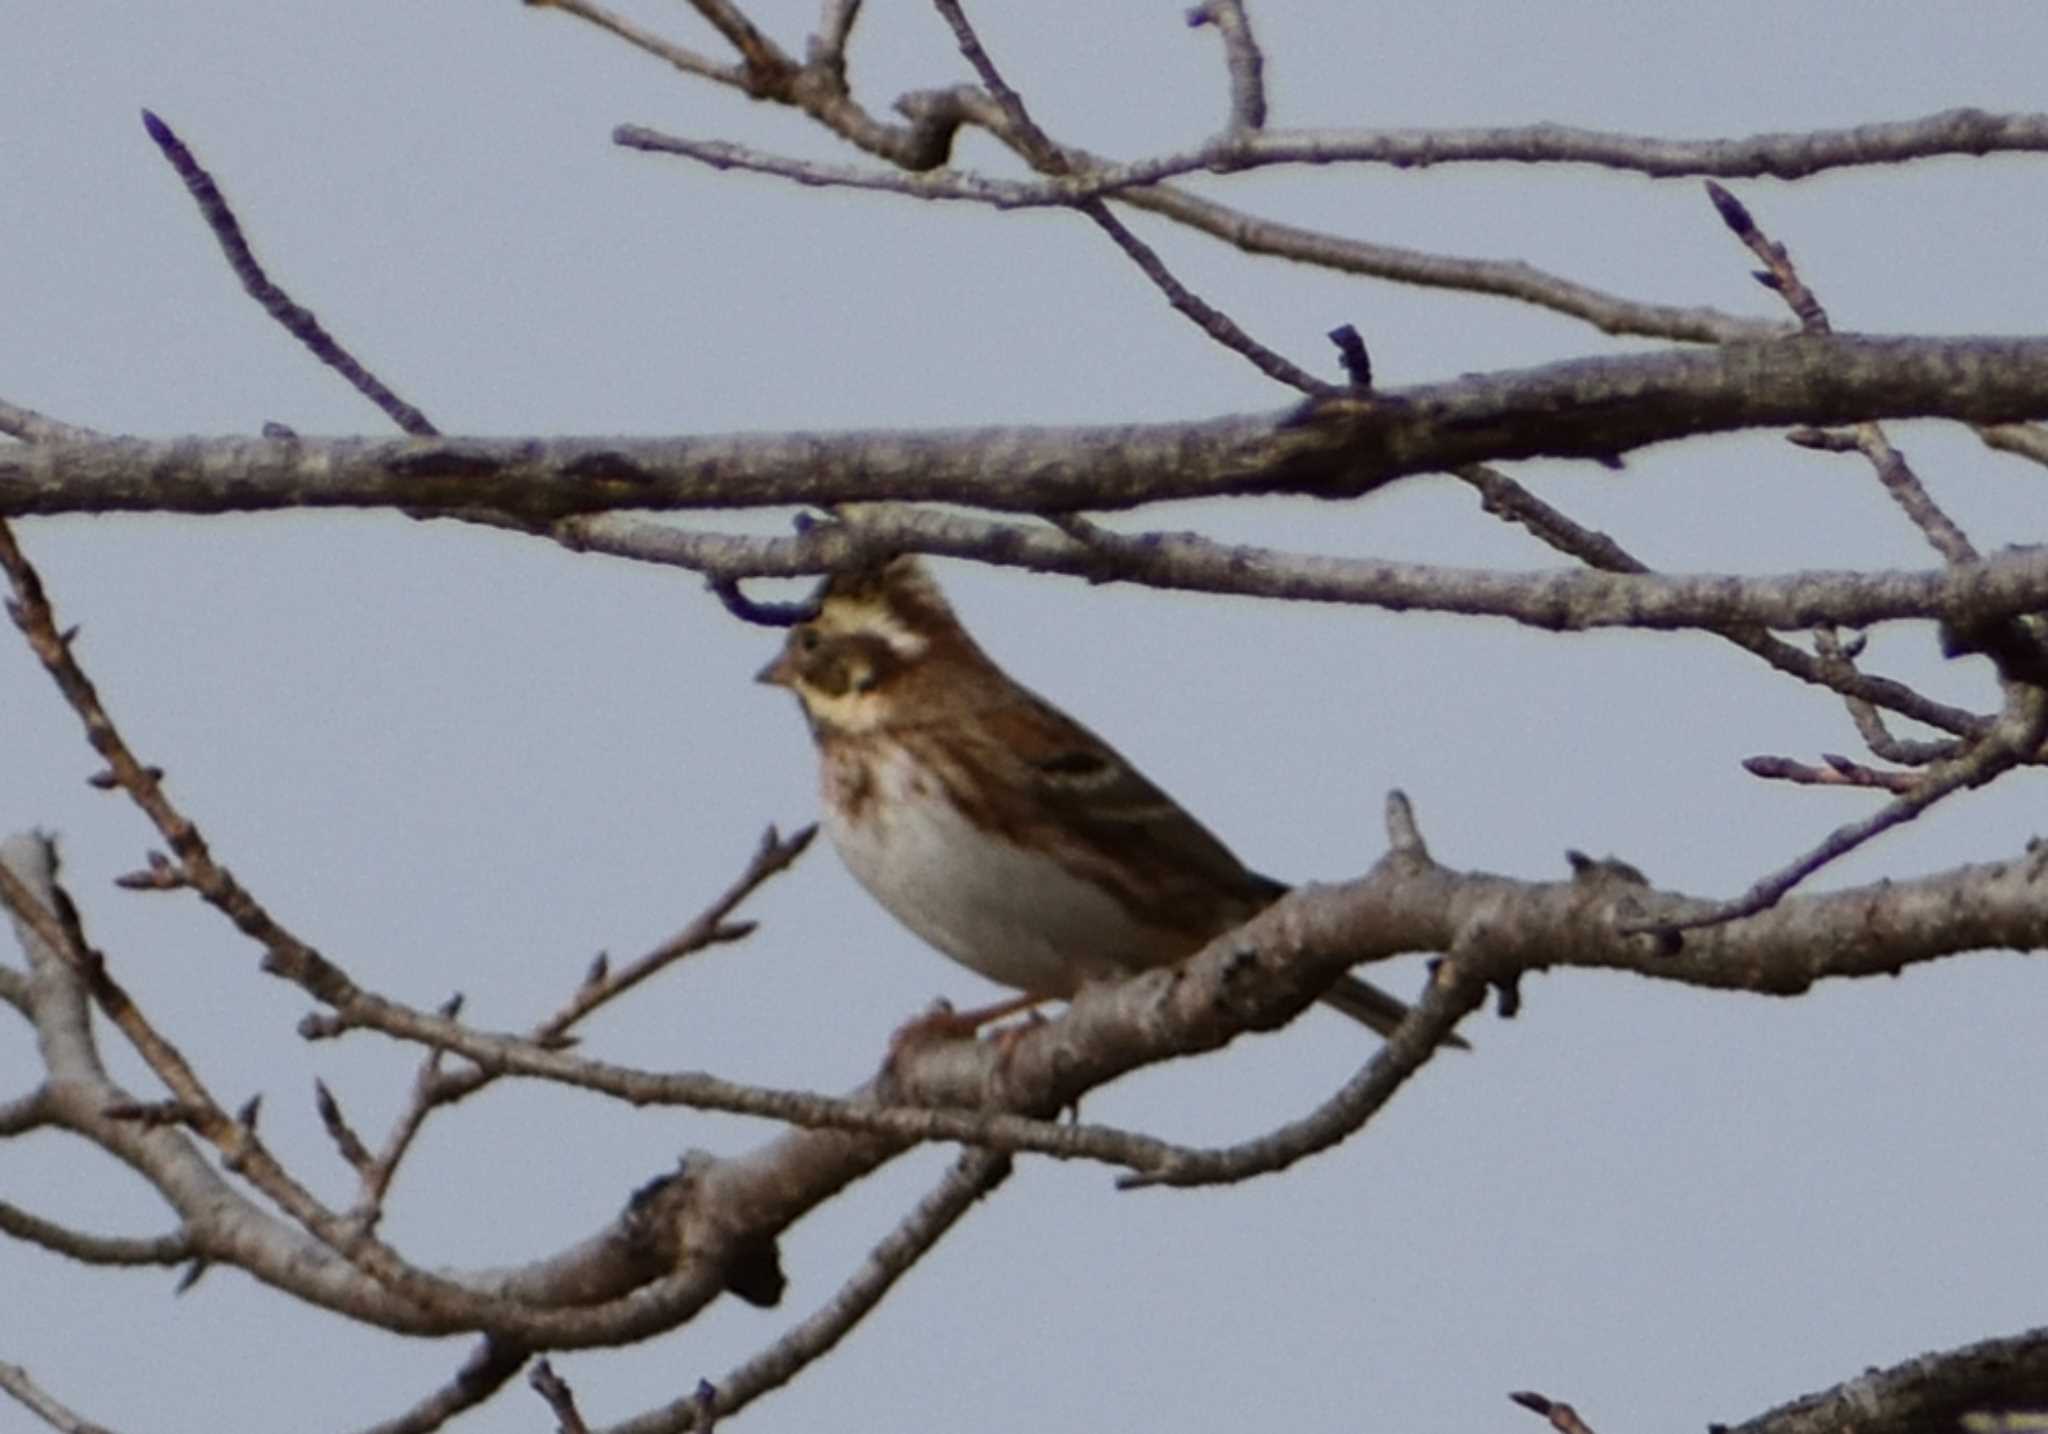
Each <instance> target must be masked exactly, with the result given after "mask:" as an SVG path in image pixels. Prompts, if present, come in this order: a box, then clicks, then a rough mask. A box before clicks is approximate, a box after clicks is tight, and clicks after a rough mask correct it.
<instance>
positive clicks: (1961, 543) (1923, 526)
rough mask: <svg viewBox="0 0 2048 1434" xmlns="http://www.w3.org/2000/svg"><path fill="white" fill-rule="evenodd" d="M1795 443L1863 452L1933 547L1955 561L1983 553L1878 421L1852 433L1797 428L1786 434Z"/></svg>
mask: <svg viewBox="0 0 2048 1434" xmlns="http://www.w3.org/2000/svg"><path fill="white" fill-rule="evenodd" d="M1785 437H1786V438H1787V439H1789V440H1790V441H1791V442H1793V443H1796V444H1798V445H1799V446H1800V447H1802V448H1814V449H1820V450H1823V451H1825V452H1829V453H1861V454H1862V455H1863V456H1864V457H1865V458H1866V459H1868V460H1869V461H1870V466H1871V468H1872V469H1873V470H1874V471H1875V472H1876V474H1877V481H1878V482H1879V483H1881V484H1883V485H1884V490H1885V492H1887V493H1889V494H1890V495H1891V496H1892V500H1893V501H1894V502H1896V503H1897V504H1898V505H1899V509H1900V511H1901V512H1903V513H1904V514H1905V515H1906V516H1907V517H1908V518H1909V519H1911V520H1912V523H1913V526H1914V527H1916V528H1918V529H1919V530H1920V531H1921V533H1922V534H1924V535H1925V536H1926V538H1927V542H1928V544H1929V546H1931V547H1932V548H1933V549H1934V550H1935V551H1936V552H1937V553H1940V554H1941V555H1942V557H1944V558H1946V559H1947V560H1948V561H1949V562H1951V563H1973V562H1975V561H1976V560H1977V558H1978V556H1979V554H1978V552H1977V548H1976V545H1975V544H1973V543H1972V542H1971V541H1970V539H1969V537H1968V535H1967V534H1965V533H1964V532H1963V530H1962V529H1961V528H1960V527H1958V526H1957V525H1956V522H1955V520H1954V519H1952V518H1950V517H1949V515H1948V514H1947V513H1945V512H1944V511H1942V508H1941V505H1940V504H1938V503H1936V502H1935V501H1934V498H1933V496H1932V495H1930V494H1929V493H1928V491H1927V488H1926V486H1925V485H1924V484H1922V483H1921V481H1920V476H1919V475H1918V474H1917V473H1915V472H1914V471H1913V466H1912V465H1911V464H1910V463H1908V462H1907V461H1906V456H1905V454H1903V453H1901V452H1899V450H1898V449H1896V448H1894V447H1893V446H1892V443H1891V440H1890V439H1889V438H1887V437H1886V436H1885V432H1884V429H1883V427H1882V426H1880V425H1878V424H1875V423H1859V424H1857V425H1856V427H1855V428H1854V429H1853V430H1851V431H1850V432H1848V433H1835V432H1831V431H1829V430H1826V429H1816V428H1796V429H1794V430H1793V431H1792V432H1790V433H1788V434H1786V435H1785Z"/></svg>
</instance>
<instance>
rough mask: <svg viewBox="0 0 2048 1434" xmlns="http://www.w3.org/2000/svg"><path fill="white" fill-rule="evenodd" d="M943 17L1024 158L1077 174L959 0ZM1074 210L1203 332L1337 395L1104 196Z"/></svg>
mask: <svg viewBox="0 0 2048 1434" xmlns="http://www.w3.org/2000/svg"><path fill="white" fill-rule="evenodd" d="M932 4H933V5H934V7H935V8H937V10H938V12H939V14H940V15H941V16H943V17H944V18H945V21H946V23H947V24H948V25H950V26H951V27H952V30H953V36H954V39H955V40H957V41H958V42H959V45H960V53H961V54H963V55H965V56H966V57H967V61H968V63H969V64H971V65H973V66H974V71H975V73H976V74H977V75H979V76H980V77H981V82H982V85H983V86H984V87H985V88H986V89H987V90H988V92H989V93H990V94H991V95H992V96H994V98H995V101H996V104H997V105H998V106H999V107H1000V109H1001V110H1002V113H1003V116H1004V118H1005V120H1006V121H1007V125H1006V128H1007V132H1008V134H1009V135H1010V136H1011V137H1012V138H1013V139H1014V141H1015V142H1016V143H1017V144H1018V145H1019V146H1020V147H1021V148H1022V149H1023V152H1024V155H1025V157H1026V158H1027V159H1029V160H1030V161H1031V164H1032V166H1033V167H1034V168H1036V169H1039V170H1040V171H1042V172H1044V173H1047V174H1053V175H1064V174H1069V173H1071V172H1072V171H1073V165H1072V163H1071V161H1069V159H1068V158H1067V155H1066V153H1065V151H1064V150H1062V149H1061V148H1060V146H1059V145H1057V144H1055V143H1054V142H1053V140H1052V137H1051V136H1050V135H1048V134H1047V133H1046V132H1045V131H1044V130H1043V129H1041V128H1039V125H1038V121H1036V120H1034V119H1033V118H1032V117H1031V114H1030V111H1028V110H1027V109H1026V108H1025V105H1024V98H1023V96H1022V95H1019V94H1018V93H1017V91H1016V90H1015V89H1013V88H1011V86H1010V84H1009V82H1008V81H1006V80H1005V79H1004V78H1003V76H1002V72H1001V71H1000V70H998V69H997V68H996V64H995V61H994V60H993V59H991V58H990V57H989V54H988V51H987V50H986V49H984V48H983V46H982V43H981V39H980V37H979V36H978V35H976V34H975V31H974V26H973V24H972V23H971V22H970V21H969V20H968V18H967V15H966V12H965V11H964V10H962V9H961V7H960V3H959V0H932ZM1074 207H1075V208H1076V209H1078V210H1080V211H1081V213H1083V214H1085V215H1087V216H1088V218H1089V219H1091V220H1093V221H1094V223H1095V225H1096V227H1097V228H1099V229H1101V230H1102V231H1103V233H1105V234H1107V235H1109V237H1110V240H1111V241H1112V242H1113V243H1115V245H1116V246H1117V247H1118V248H1119V249H1121V250H1123V251H1124V253H1125V254H1126V255H1128V256H1129V258H1130V260H1131V262H1132V263H1134V264H1136V265H1137V266H1138V270H1139V272H1140V273H1142V274H1144V276H1145V277H1146V278H1148V279H1150V280H1151V281H1152V283H1153V285H1154V286H1155V287H1156V288H1157V289H1158V290H1159V291H1160V292H1161V293H1162V294H1164V295H1165V296H1166V301H1167V303H1169V304H1171V305H1172V306H1173V308H1174V310H1175V312H1177V313H1179V314H1181V315H1182V316H1183V317H1185V318H1187V319H1188V320H1189V321H1190V322H1191V323H1193V324H1194V325H1195V326H1196V327H1197V328H1199V329H1201V330H1202V332H1203V333H1205V334H1207V335H1209V337H1211V338H1212V339H1214V340H1216V342H1218V343H1220V344H1222V345H1223V346H1224V347H1225V348H1227V349H1229V350H1230V351H1231V352H1232V353H1235V354H1237V355H1239V356H1240V357H1242V358H1244V359H1246V360H1247V361H1248V362H1250V363H1251V364H1252V366H1253V367H1254V368H1256V369H1258V370H1259V372H1261V373H1263V374H1265V375H1266V376H1267V377H1268V378H1271V379H1274V380H1275V381H1277V382H1279V383H1284V384H1286V385H1287V386H1288V387H1290V388H1293V389H1295V390H1297V391H1299V392H1301V393H1306V394H1310V395H1319V394H1327V393H1331V392H1334V391H1335V389H1334V387H1333V386H1332V385H1330V384H1327V383H1325V382H1323V381H1322V380H1321V379H1319V378H1317V377H1316V376H1315V375H1314V374H1311V373H1309V372H1308V371H1307V370H1305V369H1303V368H1302V367H1301V366H1300V365H1298V364H1296V363H1294V362H1292V361H1291V360H1289V359H1287V358H1286V357H1284V356H1283V355H1281V354H1279V353H1276V352H1274V351H1273V350H1272V349H1270V348H1267V347H1266V346H1265V345H1264V344H1262V343H1260V342H1259V341H1258V340H1257V339H1254V338H1253V337H1252V336H1251V335H1250V334H1248V333H1246V332H1245V331H1244V329H1243V328H1242V327H1241V326H1239V325H1238V324H1237V323H1236V322H1235V321H1234V320H1233V319H1231V318H1230V316H1229V315H1227V314H1225V313H1224V312H1223V311H1222V310H1220V309H1218V308H1216V307H1215V306H1214V305H1213V304H1211V303H1209V302H1208V301H1207V300H1205V299H1203V298H1202V297H1201V296H1200V295H1198V294H1196V293H1195V292H1194V291H1193V290H1192V289H1189V288H1188V287H1187V286H1186V285H1185V284H1183V283H1181V282H1180V280H1179V279H1177V278H1175V277H1174V275H1173V272H1172V271H1171V270H1169V269H1168V268H1167V267H1166V263H1165V261H1164V260H1162V259H1161V258H1160V257H1159V255H1158V253H1157V251H1155V250H1154V249H1153V248H1152V246H1151V245H1149V244H1147V243H1146V242H1145V241H1144V240H1142V239H1140V238H1139V237H1138V236H1137V235H1136V234H1134V233H1133V232H1132V231H1131V229H1130V226H1129V225H1127V224H1125V223H1124V222H1123V221H1122V220H1121V219H1118V218H1117V217H1116V215H1115V214H1113V213H1111V212H1110V208H1109V205H1108V204H1106V203H1105V202H1104V201H1103V199H1102V197H1101V195H1099V194H1094V195H1087V196H1084V197H1080V198H1078V199H1076V200H1075V201H1074Z"/></svg>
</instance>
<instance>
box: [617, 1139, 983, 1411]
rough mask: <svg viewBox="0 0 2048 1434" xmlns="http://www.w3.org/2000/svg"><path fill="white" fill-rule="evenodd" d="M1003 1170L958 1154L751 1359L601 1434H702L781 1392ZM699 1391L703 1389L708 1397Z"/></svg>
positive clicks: (978, 1154) (978, 1155)
mask: <svg viewBox="0 0 2048 1434" xmlns="http://www.w3.org/2000/svg"><path fill="white" fill-rule="evenodd" d="M1009 1171H1010V1157H1009V1156H1007V1155H1003V1154H999V1153H996V1152H993V1151H987V1150H970V1151H967V1152H965V1153H963V1154H962V1155H961V1156H960V1158H959V1160H958V1161H956V1162H955V1163H954V1165H953V1168H952V1169H950V1170H949V1171H947V1172H946V1174H945V1176H944V1177H943V1178H941V1179H940V1181H939V1183H938V1184H937V1185H936V1186H935V1187H933V1189H932V1190H930V1191H929V1192H928V1193H927V1194H926V1195H925V1196H924V1198H923V1199H921V1200H919V1201H918V1202H917V1204H916V1205H915V1206H913V1207H912V1208H911V1210H910V1213H909V1214H907V1215H905V1216H904V1217H903V1219H902V1221H901V1222H899V1223H898V1224H897V1226H896V1228H895V1229H893V1230H891V1231H890V1232H889V1233H888V1234H887V1235H886V1236H884V1237H883V1238H882V1240H881V1241H880V1242H879V1243H878V1244H876V1245H875V1247H874V1248H873V1249H871V1250H869V1251H868V1255H867V1258H866V1259H865V1260H863V1261H862V1262H861V1266H860V1268H859V1269H857V1270H856V1271H854V1273H853V1275H852V1276H851V1277H850V1278H848V1279H847V1281H846V1282H845V1283H844V1284H842V1285H841V1286H840V1287H839V1288H838V1289H837V1290H836V1291H834V1292H833V1294H832V1297H831V1298H830V1299H828V1300H827V1301H826V1302H825V1303H824V1304H823V1305H821V1306H820V1307H819V1308H818V1309H817V1310H815V1311H814V1312H813V1313H811V1314H810V1315H808V1316H807V1317H805V1318H804V1319H803V1320H802V1321H801V1322H800V1323H798V1324H796V1325H794V1326H793V1327H791V1328H790V1329H789V1330H788V1331H787V1332H785V1333H784V1334H782V1335H781V1336H780V1337H779V1338H777V1339H776V1341H775V1342H774V1343H773V1344H771V1345H769V1346H768V1347H767V1348H766V1349H764V1350H762V1351H761V1352H760V1353H759V1354H756V1355H754V1356H752V1357H751V1358H749V1359H747V1360H745V1361H743V1362H742V1363H740V1364H737V1365H735V1366H733V1368H732V1369H730V1370H729V1371H727V1372H726V1374H725V1377H724V1378H722V1379H718V1380H715V1381H712V1382H710V1384H709V1385H708V1386H707V1385H702V1384H700V1385H699V1386H698V1388H697V1390H695V1391H693V1392H692V1393H691V1394H689V1395H687V1396H685V1397H684V1398H682V1399H679V1400H677V1401H675V1402H674V1403H671V1404H668V1405H666V1406H664V1407H662V1408H660V1409H653V1410H649V1411H648V1412H647V1413H646V1414H643V1415H641V1416H640V1417H638V1418H636V1419H629V1420H627V1421H625V1422H624V1423H622V1424H619V1425H616V1426H614V1427H613V1428H612V1429H611V1430H610V1431H609V1434H653V1431H655V1430H684V1429H687V1430H691V1431H695V1434H704V1431H705V1430H707V1429H708V1427H709V1426H708V1424H707V1423H706V1422H705V1420H706V1419H707V1417H708V1418H728V1417H730V1416H731V1415H733V1414H736V1413H738V1412H739V1411H740V1410H742V1409H744V1408H745V1407H746V1406H747V1405H749V1404H751V1403H752V1402H753V1401H754V1400H756V1399H759V1398H760V1397H761V1396H762V1395H764V1394H767V1393H769V1392H771V1391H772V1390H775V1389H779V1388H781V1387H782V1386H783V1385H784V1384H787V1383H788V1382H789V1381H790V1380H791V1379H792V1378H794V1377H795V1376H796V1375H797V1374H798V1373H799V1372H800V1371H801V1370H803V1369H804V1367H805V1366H807V1365H809V1364H811V1363H813V1362H814V1361H816V1360H818V1359H819V1358H821V1357H822V1356H824V1355H825V1354H827V1353H829V1352H830V1351H831V1350H832V1348H833V1347H834V1346H835V1345H837V1344H838V1343H839V1341H840V1340H842V1339H844V1338H845V1337H846V1336H847V1334H848V1333H850V1332H851V1331H852V1330H853V1328H854V1326H856V1325H857V1324H859V1323H860V1321H861V1320H862V1319H863V1318H865V1317H866V1316H867V1314H868V1313H869V1312H870V1311H871V1310H873V1309H874V1308H875V1306H876V1305H878V1304H880V1303H881V1301H882V1297H883V1296H884V1295H886V1294H888V1293H889V1291H890V1290H891V1289H893V1288H894V1287H895V1285H896V1282H897V1281H898V1280H899V1279H901V1278H902V1277H903V1276H904V1275H905V1274H907V1273H909V1271H910V1269H911V1267H912V1266H913V1265H915V1264H916V1263H917V1261H918V1260H919V1259H921V1258H922V1257H923V1256H924V1254H925V1253H926V1252H927V1251H928V1250H930V1249H931V1248H932V1247H933V1246H934V1245H936V1244H937V1243H938V1242H939V1240H940V1239H941V1238H942V1237H943V1236H944V1235H945V1233H946V1232H947V1231H948V1230H950V1229H952V1228H953V1226H954V1225H955V1224H957V1223H958V1222H959V1220H960V1217H961V1216H963V1215H965V1214H966V1213H967V1212H968V1211H969V1210H970V1209H972V1208H973V1207H974V1204H975V1202H976V1201H978V1200H980V1199H981V1198H982V1196H984V1195H986V1194H988V1193H989V1192H990V1191H991V1190H993V1189H995V1187H996V1186H997V1185H999V1184H1001V1183H1002V1181H1003V1180H1004V1178H1005V1177H1007V1176H1008V1174H1009ZM707 1388H708V1389H709V1390H710V1391H711V1393H710V1397H709V1398H708V1399H707V1398H706V1397H705V1391H706V1389H707Z"/></svg>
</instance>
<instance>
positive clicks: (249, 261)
mask: <svg viewBox="0 0 2048 1434" xmlns="http://www.w3.org/2000/svg"><path fill="white" fill-rule="evenodd" d="M142 124H143V128H145V129H147V130H148V131H149V137H150V138H151V139H152V140H154V141H156V147H157V148H158V149H160V150H162V151H163V155H164V158H165V159H167V160H169V161H170V164H171V168H173V169H175V170H176V171H177V172H178V177H179V178H180V179H182V180H184V181H185V188H186V189H188V190H190V191H191V194H192V198H193V201H194V202H195V203H197V204H198V206H199V213H200V216H201V217H202V218H204V219H205V220H206V223H207V227H208V228H210V229H212V230H213V237H214V238H215V239H217V240H218V241H219V242H220V247H221V252H222V253H224V254H226V255H227V259H228V266H229V267H230V268H232V269H233V270H234V271H235V277H236V278H238V279H240V280H241V281H242V287H243V288H244V289H247V290H248V291H249V297H250V298H252V299H254V300H255V301H256V302H257V303H259V304H261V305H262V306H263V311H264V312H265V313H267V314H269V315H270V317H272V318H273V319H276V320H277V321H278V322H279V323H280V324H282V325H284V327H285V331H286V332H288V333H289V334H291V336H292V337H293V338H295V339H297V340H298V341H299V342H300V343H302V344H304V345H305V346H306V347H307V348H308V349H309V350H311V351H312V354H313V356H314V357H315V358H317V359H319V360H320V362H322V363H324V364H326V365H327V366H328V367H329V368H331V369H333V370H334V371H335V372H336V373H338V374H340V375H341V376H342V377H343V378H345V379H347V380H348V381H349V384H350V385H351V386H352V387H353V388H354V389H355V390H356V392H358V393H360V394H362V395H363V397H365V398H367V399H369V400H370V402H372V403H374V404H376V405H377V407H379V408H381V409H383V410H384V412H385V414H386V415H387V416H388V417H389V418H390V419H391V421H392V422H393V423H395V424H397V425H398V426H399V427H400V428H402V429H404V430H405V431H406V432H407V433H411V434H415V435H418V436H421V437H432V436H434V435H436V434H438V433H439V432H440V430H439V429H438V428H436V427H434V425H433V424H431V423H429V422H428V421H427V416H426V415H425V414H423V413H421V412H420V411H419V410H418V409H417V408H414V407H413V406H412V405H411V404H409V403H407V402H406V401H405V400H404V399H402V398H400V397H399V396H398V395H397V394H395V393H393V392H392V391H391V390H390V388H388V387H387V386H386V385H385V384H384V382H383V381H382V380H381V379H379V378H378V377H377V376H376V375H375V374H373V373H371V372H370V371H369V370H368V369H366V368H364V367H363V366H362V365H361V364H360V363H358V362H356V360H355V358H354V356H353V355H351V354H350V353H349V352H348V350H346V349H344V348H343V347H342V346H341V345H340V344H339V343H337V342H335V339H334V336H333V335H331V334H329V333H328V332H327V330H326V329H324V328H322V327H321V326H320V321H319V320H318V319H316V318H314V317H313V313H312V310H310V309H306V308H303V307H301V306H300V305H298V304H296V303H294V302H292V298H291V296H290V295H289V294H287V293H285V291H284V290H283V289H280V288H279V287H278V286H277V285H276V284H274V283H272V282H271V281H270V276H269V275H267V274H265V273H264V272H263V266H262V265H261V264H259V263H258V262H257V260H256V256H255V255H254V254H253V253H251V252H250V250H249V241H248V240H247V239H245V238H243V237H242V226H241V223H240V221H238V220H237V219H236V218H235V212H234V210H232V209H231V208H229V207H228V202H227V199H226V198H225V197H224V196H223V195H222V194H221V192H220V189H219V187H218V186H216V185H215V184H214V182H213V176H211V175H210V174H208V173H207V172H206V170H205V169H204V168H203V167H202V166H201V165H200V163H199V161H198V160H197V159H195V158H193V156H192V151H191V150H189V149H187V148H186V147H185V145H184V142H183V141H181V140H180V139H179V138H178V137H177V135H175V134H173V133H172V132H171V127H170V126H169V125H167V124H165V123H164V122H163V121H162V120H160V119H158V118H157V117H156V116H155V115H153V114H151V113H150V112H149V111H148V110H144V111H143V112H142Z"/></svg>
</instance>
